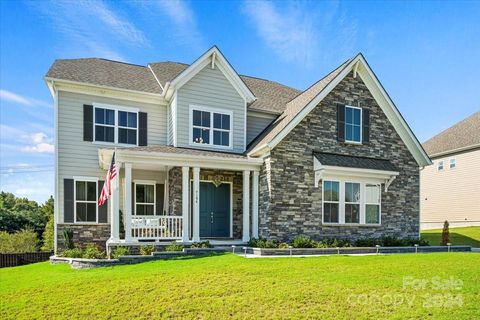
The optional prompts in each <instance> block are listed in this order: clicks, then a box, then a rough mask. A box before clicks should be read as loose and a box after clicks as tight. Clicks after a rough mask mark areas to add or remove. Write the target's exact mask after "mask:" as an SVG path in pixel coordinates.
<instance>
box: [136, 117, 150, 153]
mask: <svg viewBox="0 0 480 320" xmlns="http://www.w3.org/2000/svg"><path fill="white" fill-rule="evenodd" d="M147 122H148V121H147V113H146V112H139V113H138V145H139V146H146V145H147V142H148V140H147V135H148V132H147V131H148V130H147Z"/></svg>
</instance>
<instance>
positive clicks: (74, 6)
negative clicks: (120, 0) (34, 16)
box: [31, 1, 148, 61]
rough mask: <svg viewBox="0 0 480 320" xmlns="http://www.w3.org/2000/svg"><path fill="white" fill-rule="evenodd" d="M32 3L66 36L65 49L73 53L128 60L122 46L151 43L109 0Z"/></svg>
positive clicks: (56, 29) (55, 29)
mask: <svg viewBox="0 0 480 320" xmlns="http://www.w3.org/2000/svg"><path fill="white" fill-rule="evenodd" d="M31 5H32V7H33V8H34V9H36V10H37V11H38V12H39V13H40V14H41V16H42V17H44V18H46V19H47V20H48V21H49V22H50V23H51V24H52V27H53V29H54V31H55V32H58V33H60V34H62V35H63V36H64V38H65V39H63V40H62V44H63V45H64V47H63V50H65V51H69V52H70V53H71V54H72V55H73V54H75V56H81V55H93V56H98V57H103V58H108V59H112V60H121V61H124V60H125V59H124V57H123V56H122V54H120V53H119V51H118V46H120V45H129V46H136V47H143V46H148V41H147V39H146V37H145V35H144V34H143V32H142V31H141V30H139V29H137V28H136V27H135V25H134V24H133V23H132V22H130V21H129V20H128V19H127V18H126V17H125V16H123V15H121V14H120V13H119V12H115V11H114V10H113V9H112V8H110V7H109V6H108V5H107V3H106V2H103V1H50V2H48V3H46V2H44V1H42V2H33V3H31Z"/></svg>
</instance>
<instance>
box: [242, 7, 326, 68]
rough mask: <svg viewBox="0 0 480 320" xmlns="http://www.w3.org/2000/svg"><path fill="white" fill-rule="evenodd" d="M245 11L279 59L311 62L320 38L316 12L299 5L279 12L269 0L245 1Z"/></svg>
mask: <svg viewBox="0 0 480 320" xmlns="http://www.w3.org/2000/svg"><path fill="white" fill-rule="evenodd" d="M243 9H244V12H245V13H246V15H247V16H248V17H249V18H250V20H251V21H252V22H253V24H254V26H255V28H256V30H257V32H258V34H259V36H260V37H261V38H262V39H263V40H264V41H265V42H266V44H267V46H269V47H270V48H271V49H272V50H274V51H275V53H276V54H277V55H278V56H279V57H280V58H282V59H284V60H286V61H295V62H300V63H303V64H310V63H311V62H312V56H313V55H314V54H315V52H316V50H318V41H319V38H320V35H319V34H318V31H317V30H316V28H315V23H314V22H315V18H316V15H315V13H312V12H311V10H305V8H302V7H299V6H288V7H284V8H283V10H280V9H279V8H277V7H276V6H275V5H274V4H273V3H272V2H266V1H246V2H245V3H244V7H243Z"/></svg>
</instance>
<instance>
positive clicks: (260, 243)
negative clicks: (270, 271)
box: [248, 238, 278, 249]
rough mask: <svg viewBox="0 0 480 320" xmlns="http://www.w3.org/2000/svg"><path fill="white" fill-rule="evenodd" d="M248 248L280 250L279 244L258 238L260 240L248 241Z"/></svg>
mask: <svg viewBox="0 0 480 320" xmlns="http://www.w3.org/2000/svg"><path fill="white" fill-rule="evenodd" d="M248 246H249V247H254V248H263V249H267V248H278V243H277V242H275V241H273V240H267V239H265V238H258V239H255V238H253V239H250V241H248Z"/></svg>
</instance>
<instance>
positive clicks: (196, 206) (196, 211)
mask: <svg viewBox="0 0 480 320" xmlns="http://www.w3.org/2000/svg"><path fill="white" fill-rule="evenodd" d="M192 201H193V235H192V240H193V241H194V242H198V241H200V168H198V167H195V168H193V199H192Z"/></svg>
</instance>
